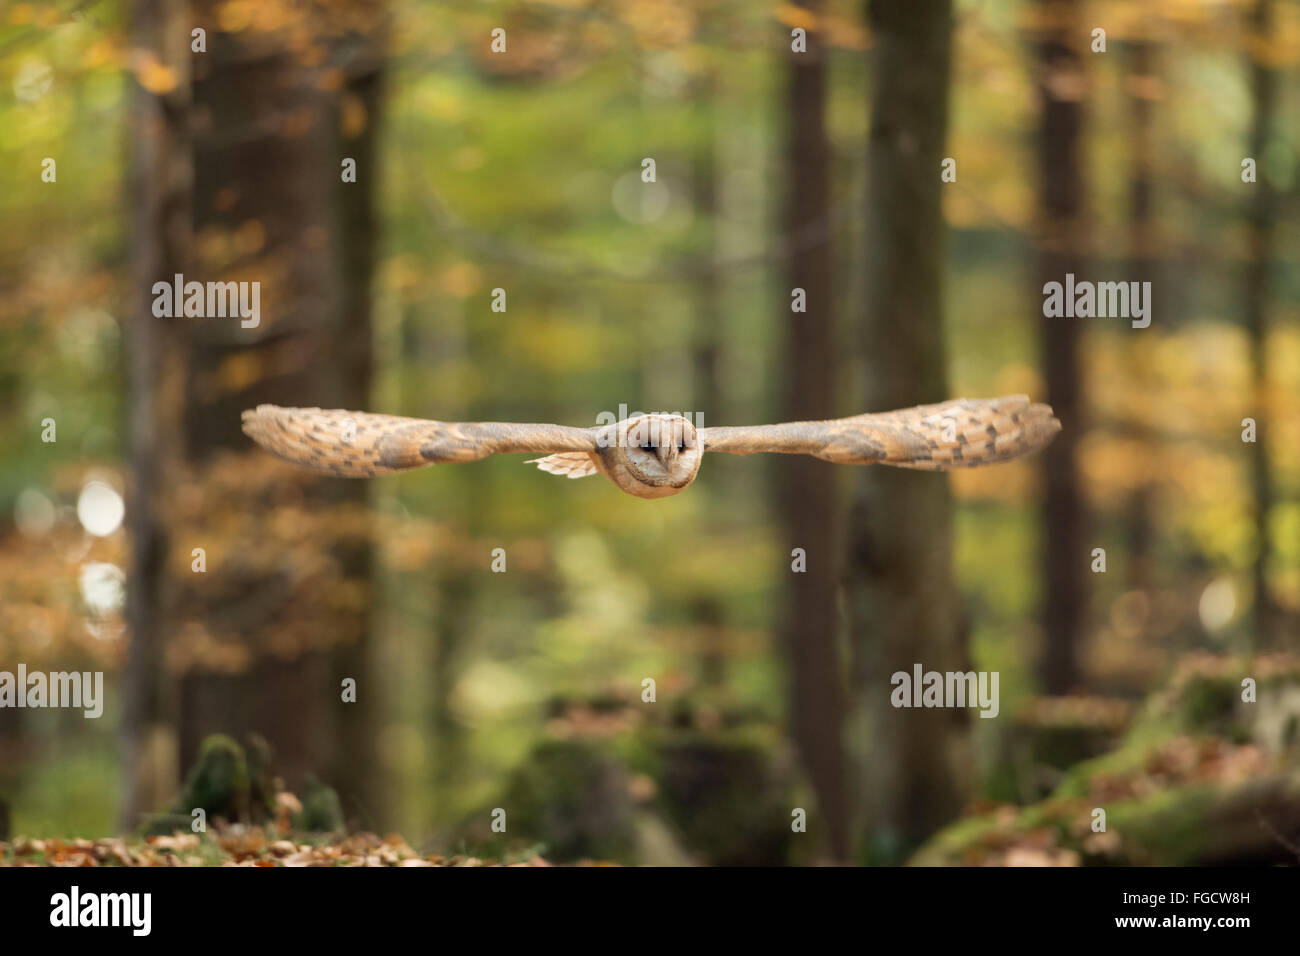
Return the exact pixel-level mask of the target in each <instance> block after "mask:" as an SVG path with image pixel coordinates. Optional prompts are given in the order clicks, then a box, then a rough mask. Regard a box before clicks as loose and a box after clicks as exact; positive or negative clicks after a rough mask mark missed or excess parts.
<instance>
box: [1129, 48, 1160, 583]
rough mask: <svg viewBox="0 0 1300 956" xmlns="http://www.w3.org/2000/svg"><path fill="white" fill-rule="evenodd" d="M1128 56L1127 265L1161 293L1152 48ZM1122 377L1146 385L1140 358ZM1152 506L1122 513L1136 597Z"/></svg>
mask: <svg viewBox="0 0 1300 956" xmlns="http://www.w3.org/2000/svg"><path fill="white" fill-rule="evenodd" d="M1128 53H1129V57H1128V59H1129V63H1128V71H1127V77H1126V80H1127V86H1128V102H1129V123H1130V126H1129V129H1130V132H1129V142H1130V143H1131V145H1132V149H1133V153H1132V166H1131V167H1130V180H1129V253H1128V265H1129V269H1130V270H1132V273H1131V274H1132V278H1133V279H1135V280H1138V281H1149V282H1151V284H1152V288H1155V289H1163V286H1162V284H1161V282H1160V276H1159V272H1160V257H1159V255H1158V249H1159V246H1158V238H1157V236H1156V229H1157V221H1156V217H1155V171H1154V168H1153V166H1154V163H1155V155H1156V135H1155V134H1156V130H1155V116H1154V109H1153V103H1154V98H1155V96H1156V90H1157V89H1158V87H1157V79H1156V75H1155V67H1154V61H1155V49H1154V44H1153V43H1152V42H1151V41H1149V40H1146V39H1139V40H1135V41H1134V42H1133V43H1131V44H1130V45H1129V48H1128ZM1121 334H1127V333H1124V332H1122V333H1121ZM1128 374H1129V380H1130V381H1131V382H1132V383H1133V386H1134V387H1135V388H1142V387H1144V386H1145V385H1147V383H1148V382H1149V375H1148V373H1147V368H1146V363H1145V361H1144V360H1143V358H1142V356H1141V353H1139V352H1137V351H1136V350H1132V349H1130V350H1128ZM1135 432H1136V434H1137V436H1138V438H1139V439H1140V440H1141V442H1142V444H1143V447H1144V449H1151V448H1152V447H1153V446H1154V444H1155V441H1156V438H1155V436H1153V435H1152V434H1150V429H1148V428H1147V427H1146V426H1145V425H1140V426H1136V427H1135ZM1154 500H1155V489H1154V486H1153V485H1152V484H1151V483H1150V482H1143V483H1142V484H1141V485H1139V486H1137V487H1135V488H1134V489H1133V491H1132V493H1131V494H1130V496H1129V500H1128V505H1127V507H1126V508H1125V514H1124V523H1125V530H1126V534H1125V539H1126V544H1127V546H1128V584H1129V587H1130V588H1132V589H1134V590H1138V591H1149V590H1151V588H1152V587H1154V585H1155V581H1154V578H1153V570H1154V569H1153V567H1152V561H1153V558H1152V553H1151V546H1152V542H1153V540H1154V537H1155V532H1154V528H1153V526H1152V517H1151V509H1152V505H1153V503H1154Z"/></svg>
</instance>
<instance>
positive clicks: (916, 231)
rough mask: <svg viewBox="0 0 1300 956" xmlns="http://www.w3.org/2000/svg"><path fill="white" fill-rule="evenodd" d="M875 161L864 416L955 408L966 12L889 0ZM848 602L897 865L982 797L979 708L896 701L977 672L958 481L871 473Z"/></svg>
mask: <svg viewBox="0 0 1300 956" xmlns="http://www.w3.org/2000/svg"><path fill="white" fill-rule="evenodd" d="M869 15H870V18H871V21H872V25H873V30H874V36H875V47H874V61H875V62H874V72H873V96H872V114H871V128H870V143H869V150H868V166H869V171H868V187H867V195H868V203H869V206H868V209H867V217H866V218H867V243H866V255H867V260H866V262H865V263H864V269H865V270H866V273H867V299H866V311H865V314H864V315H863V317H862V322H861V330H862V356H861V357H862V360H863V366H864V368H865V370H866V378H865V381H864V383H863V386H864V387H863V394H864V398H865V403H864V408H865V409H868V410H883V409H889V408H896V407H899V406H907V405H916V404H921V403H925V402H937V401H940V400H943V399H945V398H948V397H949V395H948V383H947V357H946V355H945V349H944V341H943V296H942V286H943V281H942V280H943V271H944V224H943V216H942V211H941V209H940V189H941V183H940V178H939V176H940V164H941V161H942V159H943V156H944V140H945V136H946V131H947V122H948V83H949V71H950V68H951V56H952V52H951V45H952V27H953V24H952V4H951V2H950V0H910V2H904V0H875V2H872V3H871V4H870V7H869ZM856 491H857V493H856V500H855V504H854V509H853V512H852V519H851V522H850V530H849V545H848V565H847V568H846V581H847V601H848V610H849V618H850V623H851V631H852V641H853V650H854V662H853V687H854V691H855V693H856V695H857V698H858V700H857V701H856V707H857V712H856V714H855V724H856V726H855V728H854V732H853V739H854V740H855V741H859V742H862V744H864V745H865V746H866V747H867V748H868V749H867V752H866V753H862V754H859V755H858V758H859V764H858V767H857V780H858V784H859V786H860V787H861V789H862V791H863V801H862V804H863V805H864V806H865V809H866V810H867V813H868V817H867V823H868V825H869V831H870V837H871V851H872V856H873V857H874V858H876V859H880V860H897V859H899V858H900V857H901V856H902V855H903V854H904V853H906V852H907V851H908V850H909V849H910V848H912V847H914V846H916V845H917V844H918V843H919V842H920V841H921V840H922V839H924V838H925V837H926V836H927V835H928V834H930V833H931V832H933V831H934V830H935V829H936V828H937V827H939V826H940V825H942V824H943V823H945V822H946V821H948V820H950V819H952V818H953V817H954V816H955V815H956V814H957V813H958V812H959V810H960V808H961V806H962V804H963V802H964V800H965V798H966V796H967V794H968V792H969V787H970V779H971V747H970V734H969V722H968V719H967V712H966V711H965V710H964V709H957V708H952V709H948V708H936V709H901V708H894V707H892V706H891V705H890V691H891V689H892V688H891V683H890V677H891V675H892V674H894V673H895V672H898V671H904V672H906V673H908V674H911V672H912V666H913V664H914V663H920V664H922V665H923V666H924V668H925V669H926V670H938V671H965V670H967V669H968V664H969V659H968V648H967V635H966V633H965V631H964V629H963V627H962V623H961V613H960V607H959V604H960V602H959V599H958V594H957V590H956V585H955V582H954V580H953V571H952V535H953V527H952V499H951V496H950V494H949V491H948V484H947V479H946V478H945V476H943V475H941V474H926V473H921V472H914V471H907V470H902V469H892V468H883V467H877V468H865V469H863V470H862V471H861V472H860V474H859V475H858V476H857V480H856Z"/></svg>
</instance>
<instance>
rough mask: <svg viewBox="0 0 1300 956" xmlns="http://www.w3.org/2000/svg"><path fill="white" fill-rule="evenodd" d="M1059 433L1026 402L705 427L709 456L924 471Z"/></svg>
mask: <svg viewBox="0 0 1300 956" xmlns="http://www.w3.org/2000/svg"><path fill="white" fill-rule="evenodd" d="M1060 430H1061V423H1060V422H1059V421H1057V420H1056V418H1055V417H1054V416H1053V415H1052V409H1051V408H1050V407H1048V406H1047V405H1040V404H1031V403H1030V401H1029V399H1028V398H1027V397H1026V396H1024V395H1008V396H1005V397H1003V398H984V399H972V398H959V399H954V400H952V401H948V402H940V403H939V404H936V405H918V406H916V407H915V408H904V409H899V410H898V411H893V412H880V413H876V414H867V415H855V416H853V417H852V418H837V419H833V420H831V421H823V422H786V423H784V424H781V425H753V426H740V427H736V428H727V427H721V428H702V429H700V437H701V438H703V440H704V449H705V451H721V452H726V453H727V454H730V455H751V454H754V453H755V452H776V453H779V454H787V455H812V456H814V457H816V458H822V459H825V460H826V461H833V462H837V463H839V464H843V465H871V464H883V465H897V466H898V467H900V468H919V469H923V470H927V471H939V470H947V469H950V468H970V467H975V466H977V465H989V464H994V463H996V462H1001V461H1007V460H1009V459H1012V458H1018V457H1020V456H1021V455H1027V454H1030V453H1031V452H1035V451H1038V450H1039V449H1040V448H1043V447H1045V446H1046V445H1048V444H1049V443H1050V442H1051V440H1052V439H1053V438H1054V437H1055V436H1056V433H1057V432H1059V431H1060Z"/></svg>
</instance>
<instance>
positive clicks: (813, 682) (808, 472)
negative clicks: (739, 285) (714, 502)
mask: <svg viewBox="0 0 1300 956" xmlns="http://www.w3.org/2000/svg"><path fill="white" fill-rule="evenodd" d="M805 6H806V7H807V8H809V9H811V10H813V11H814V12H819V11H820V8H821V4H820V3H819V2H815V0H814V2H809V3H806V4H805ZM807 40H808V43H807V50H806V52H793V51H792V52H790V53H788V54H787V66H788V74H787V82H788V87H787V112H788V116H789V121H788V125H787V127H786V162H787V168H788V174H787V177H786V182H787V185H786V189H787V192H786V204H785V217H784V218H785V222H784V231H785V234H786V236H787V237H789V240H790V246H789V248H790V258H789V272H788V276H789V283H790V287H791V289H792V290H793V289H802V290H803V291H804V295H805V297H806V298H805V308H806V311H802V312H796V311H793V309H792V306H791V300H790V298H789V297H788V296H782V297H781V301H782V311H783V313H784V314H785V315H786V317H787V318H786V347H785V351H784V355H783V361H784V367H785V370H786V376H785V382H784V388H785V398H784V408H783V413H784V414H783V419H784V420H785V421H809V420H813V421H815V420H818V419H825V418H833V417H835V414H834V412H835V374H834V372H835V360H836V355H835V323H834V313H833V305H834V301H833V293H834V289H833V286H832V278H831V263H832V250H831V241H830V229H829V219H830V211H831V210H830V205H831V181H830V175H831V170H830V142H829V140H828V137H827V135H826V122H825V112H826V85H827V75H826V74H827V71H826V61H825V54H824V50H823V49H822V45H821V42H820V36H819V34H818V33H817V32H816V31H815V30H810V31H809V33H808V38H807ZM777 468H778V473H777V474H778V481H779V489H780V491H779V504H780V509H781V514H782V516H783V518H784V522H785V544H786V547H785V554H786V555H787V556H790V555H793V554H794V553H795V549H802V553H803V556H804V560H805V561H806V567H805V568H801V569H800V570H799V571H792V572H791V573H790V574H789V578H788V584H787V595H786V608H785V619H784V621H783V622H782V624H781V639H782V642H783V644H784V646H785V655H786V658H787V660H788V662H789V668H790V705H789V708H790V722H791V725H792V732H793V736H794V741H795V744H796V746H797V747H798V750H799V754H800V757H801V758H802V761H803V764H804V767H805V769H806V770H807V772H808V776H809V779H810V780H811V781H812V786H813V790H814V792H815V793H816V796H817V804H818V807H819V809H820V811H821V815H822V817H823V819H824V821H825V822H824V827H825V834H826V849H827V851H828V852H829V854H830V857H831V859H833V860H836V861H841V862H843V861H846V860H847V859H848V858H849V820H848V792H847V785H846V767H845V757H844V745H843V723H844V712H843V711H844V705H843V694H842V690H841V681H842V680H843V677H842V669H841V666H840V661H839V655H838V652H837V646H836V623H837V620H838V614H837V613H836V594H837V590H838V589H837V581H838V575H839V569H838V564H839V560H838V551H837V542H836V536H835V519H836V513H837V510H838V509H837V508H836V501H835V497H836V496H835V471H834V466H833V465H830V464H828V463H827V462H823V461H818V460H817V459H815V458H810V457H807V456H803V455H782V456H780V461H779V462H778V463H777ZM789 560H791V561H793V558H789Z"/></svg>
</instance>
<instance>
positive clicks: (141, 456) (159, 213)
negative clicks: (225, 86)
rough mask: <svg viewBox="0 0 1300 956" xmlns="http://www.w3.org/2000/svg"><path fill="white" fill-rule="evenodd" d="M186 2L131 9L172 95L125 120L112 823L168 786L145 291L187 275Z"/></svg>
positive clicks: (158, 430) (174, 402)
mask: <svg viewBox="0 0 1300 956" xmlns="http://www.w3.org/2000/svg"><path fill="white" fill-rule="evenodd" d="M185 14H186V8H185V5H184V4H174V3H165V2H160V0H136V2H135V3H134V4H133V5H132V8H131V36H132V44H133V46H134V48H135V49H136V50H137V51H140V53H141V55H142V56H148V57H150V58H152V59H153V60H154V61H155V62H156V63H157V64H159V65H161V66H163V67H165V68H167V69H170V70H171V71H172V75H173V76H174V77H175V78H176V83H175V85H174V86H172V87H171V88H170V89H155V90H146V89H145V88H144V87H142V86H139V85H133V86H132V90H131V113H130V142H131V158H130V174H129V175H130V184H129V193H130V196H131V210H132V220H131V241H132V262H131V281H132V294H131V296H130V301H129V304H128V316H129V318H128V324H127V328H126V342H127V348H126V355H127V369H126V377H127V381H128V398H127V415H128V422H127V432H128V435H129V444H130V452H129V453H130V466H131V477H130V484H129V488H128V494H127V530H128V532H129V534H130V536H131V558H130V565H129V572H128V575H127V625H128V633H129V635H130V637H129V642H128V644H127V652H126V662H125V664H124V667H123V680H122V692H123V713H122V727H121V742H122V758H123V759H122V766H123V794H122V810H121V820H120V825H121V826H122V828H123V829H129V828H131V827H134V826H135V824H136V822H137V819H138V817H139V814H140V813H141V812H143V811H146V810H151V809H154V808H156V807H157V806H158V804H159V803H160V802H161V801H162V800H164V799H166V798H167V797H168V796H169V792H168V791H169V790H170V789H171V788H172V787H173V786H174V785H175V783H176V781H175V779H173V775H172V774H171V773H170V772H169V770H170V767H171V765H172V764H174V759H168V758H167V757H166V756H164V754H163V751H165V750H168V749H170V748H169V745H168V742H167V740H168V736H169V729H168V726H169V725H168V717H169V715H168V714H167V707H166V701H165V698H166V694H165V691H164V677H163V673H162V657H163V655H162V651H163V646H164V641H165V638H166V607H165V603H166V602H165V577H166V571H165V562H166V555H167V552H168V549H169V547H170V542H169V535H168V528H167V525H166V522H165V519H164V517H163V515H162V513H161V512H162V508H161V501H162V496H163V494H164V492H165V489H166V488H167V486H168V477H169V474H174V471H173V470H172V469H171V467H170V466H169V461H172V460H174V458H175V455H176V451H177V449H178V447H179V441H180V435H179V421H178V418H177V414H176V413H177V411H178V410H179V408H180V401H179V399H180V389H181V376H180V369H179V367H178V365H177V363H176V360H175V359H176V342H175V329H174V327H173V326H172V324H171V320H169V319H165V318H163V319H159V318H155V317H154V315H153V312H152V299H153V297H152V294H151V292H150V290H151V288H152V286H153V283H154V282H156V281H158V280H160V279H162V278H164V277H167V276H171V275H174V274H176V273H178V272H185V271H187V269H188V266H189V261H190V249H191V205H190V203H191V191H192V186H193V163H192V160H191V152H190V141H189V94H190V88H189V60H190V52H189V50H188V48H187V45H186V42H185V41H186V38H187V37H188V36H189V29H190V27H189V18H188V17H187V16H186V15H185Z"/></svg>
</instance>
